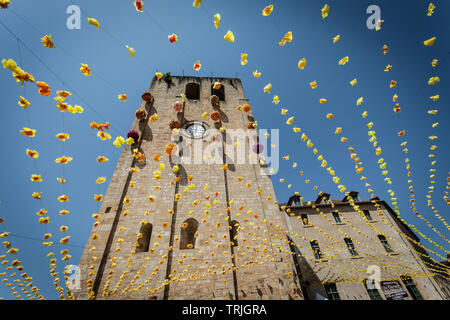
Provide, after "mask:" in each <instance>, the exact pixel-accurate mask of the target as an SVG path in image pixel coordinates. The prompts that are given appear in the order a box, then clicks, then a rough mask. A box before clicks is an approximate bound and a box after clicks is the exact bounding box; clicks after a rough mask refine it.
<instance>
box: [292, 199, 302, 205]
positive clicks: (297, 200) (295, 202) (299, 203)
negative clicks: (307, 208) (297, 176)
mask: <svg viewBox="0 0 450 320" xmlns="http://www.w3.org/2000/svg"><path fill="white" fill-rule="evenodd" d="M293 203H294V206H296V207H300V206H301V205H302V203H301V202H300V199H298V198H296V199H294V201H293Z"/></svg>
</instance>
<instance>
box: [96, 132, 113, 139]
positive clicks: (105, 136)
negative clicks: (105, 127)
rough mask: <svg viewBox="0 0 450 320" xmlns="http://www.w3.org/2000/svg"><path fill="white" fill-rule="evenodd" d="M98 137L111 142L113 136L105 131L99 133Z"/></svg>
mask: <svg viewBox="0 0 450 320" xmlns="http://www.w3.org/2000/svg"><path fill="white" fill-rule="evenodd" d="M97 137H99V138H100V139H101V140H111V135H110V134H109V133H107V132H105V131H97Z"/></svg>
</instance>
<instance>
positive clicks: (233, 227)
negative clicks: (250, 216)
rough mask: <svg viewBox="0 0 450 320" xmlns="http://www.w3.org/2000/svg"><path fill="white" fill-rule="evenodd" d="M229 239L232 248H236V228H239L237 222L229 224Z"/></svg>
mask: <svg viewBox="0 0 450 320" xmlns="http://www.w3.org/2000/svg"><path fill="white" fill-rule="evenodd" d="M230 227H231V229H230V237H231V240H230V241H231V242H233V245H232V246H233V247H237V246H238V245H239V244H238V240H237V234H238V228H239V222H237V221H236V220H233V221H231V222H230Z"/></svg>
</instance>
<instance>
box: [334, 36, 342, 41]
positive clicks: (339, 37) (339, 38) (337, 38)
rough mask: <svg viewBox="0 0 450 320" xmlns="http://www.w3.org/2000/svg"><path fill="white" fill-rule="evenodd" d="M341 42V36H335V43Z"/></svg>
mask: <svg viewBox="0 0 450 320" xmlns="http://www.w3.org/2000/svg"><path fill="white" fill-rule="evenodd" d="M339 40H341V36H340V35H337V36H335V37H334V38H333V43H336V42H338V41H339Z"/></svg>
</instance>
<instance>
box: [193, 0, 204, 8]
mask: <svg viewBox="0 0 450 320" xmlns="http://www.w3.org/2000/svg"><path fill="white" fill-rule="evenodd" d="M201 4H202V0H194V2H193V3H192V6H193V7H197V8H200V5H201Z"/></svg>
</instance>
